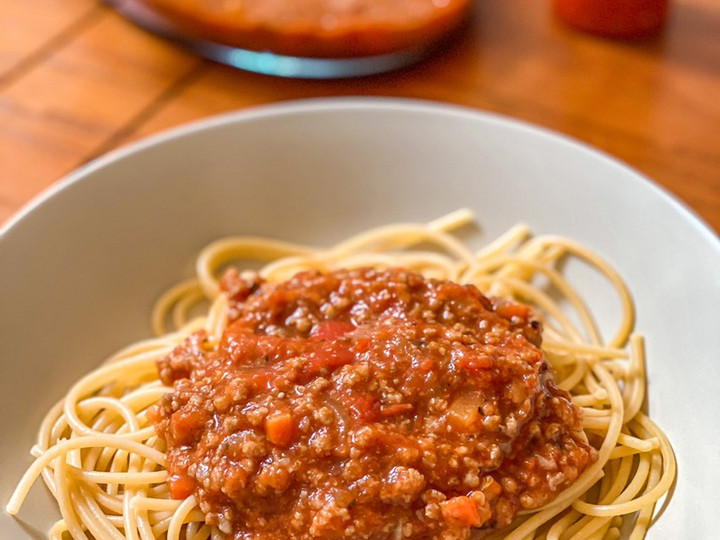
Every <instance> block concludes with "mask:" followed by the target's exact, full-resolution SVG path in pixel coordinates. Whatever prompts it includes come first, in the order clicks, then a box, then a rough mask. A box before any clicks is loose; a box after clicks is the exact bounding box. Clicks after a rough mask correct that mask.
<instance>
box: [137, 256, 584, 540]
mask: <svg viewBox="0 0 720 540" xmlns="http://www.w3.org/2000/svg"><path fill="white" fill-rule="evenodd" d="M222 287H223V289H224V291H226V293H227V294H228V296H229V297H230V306H231V308H230V319H231V321H230V325H229V326H228V328H227V329H226V331H225V333H224V335H223V338H222V341H221V343H220V345H219V347H218V349H217V350H216V351H213V350H210V348H209V347H208V346H207V343H206V341H205V336H204V335H203V334H202V333H197V334H194V335H192V336H191V337H190V338H188V340H187V341H186V342H185V343H184V344H183V345H181V346H180V347H178V348H177V349H176V350H175V351H174V352H173V353H171V354H170V355H168V356H167V357H166V358H164V359H162V360H160V361H159V371H160V376H161V379H162V381H163V382H164V383H165V384H168V385H173V388H174V390H173V392H172V393H169V394H167V395H166V396H165V397H164V398H163V399H162V400H161V402H160V404H159V405H157V406H156V407H155V408H154V409H153V410H152V411H151V414H150V417H151V419H152V421H153V422H154V424H155V426H156V429H157V431H158V433H159V434H160V435H161V436H162V437H163V438H164V439H165V441H166V443H167V447H168V453H167V455H168V463H167V466H168V469H169V471H170V474H171V477H170V480H169V484H170V489H171V494H172V496H173V497H176V498H182V497H186V496H188V495H189V494H191V493H194V494H195V497H196V498H197V500H198V501H199V505H200V509H201V510H202V511H203V512H204V513H205V515H206V520H207V522H208V523H210V524H213V525H216V526H218V527H219V528H220V530H222V531H223V532H224V533H226V534H227V535H228V536H230V537H233V538H236V539H257V540H269V539H275V538H278V535H279V534H280V535H282V537H284V538H290V539H298V540H299V539H314V538H322V539H326V540H333V539H340V538H352V539H378V540H379V539H384V538H401V537H402V538H438V539H443V540H456V539H465V538H468V537H469V536H470V534H471V532H472V531H473V530H478V529H479V530H490V529H495V528H499V527H503V526H506V525H508V524H509V523H510V522H511V521H512V520H513V518H514V517H515V514H516V512H517V511H518V510H521V509H532V508H537V507H539V506H541V505H544V504H546V503H548V502H549V501H551V500H552V499H554V498H555V497H556V495H557V494H558V493H559V492H560V491H561V490H562V489H564V488H565V487H567V486H568V485H569V484H571V483H572V482H573V481H574V480H575V479H576V478H577V477H578V475H579V474H580V473H581V472H582V471H583V469H584V468H585V467H586V466H587V465H588V464H589V463H590V462H591V461H592V460H593V459H594V451H593V450H592V448H590V447H589V446H587V445H586V444H584V443H583V442H581V441H580V439H579V438H578V437H577V432H578V431H579V430H580V429H581V416H580V412H579V410H578V409H577V408H576V407H574V406H573V405H572V404H571V402H570V401H569V398H568V396H567V394H566V393H565V392H563V391H562V390H560V389H558V388H557V387H556V386H555V385H554V383H553V379H552V376H551V374H550V372H549V371H548V365H547V362H546V359H545V357H544V355H543V353H542V351H541V350H540V348H539V345H540V340H541V337H540V332H541V329H540V327H539V324H538V323H537V321H534V320H533V319H532V312H531V311H530V309H529V308H527V307H525V306H521V305H517V304H513V303H509V302H504V301H502V302H501V301H491V300H489V299H488V298H486V297H484V296H483V295H482V294H481V293H480V292H479V291H478V290H477V289H476V288H475V287H473V286H469V285H458V284H455V283H451V282H447V281H437V280H430V279H425V278H423V277H422V276H420V275H418V274H414V273H411V272H407V271H404V270H399V269H389V270H382V271H379V270H373V269H358V270H338V271H336V272H332V273H329V274H321V273H318V272H313V271H311V272H304V273H300V274H298V275H296V276H295V277H293V278H292V279H291V280H289V281H287V282H284V283H281V284H278V285H274V284H270V283H265V282H263V280H261V279H260V278H257V277H256V276H255V277H249V278H248V277H240V276H239V275H238V274H237V272H229V273H228V274H227V275H226V276H225V277H224V278H223V281H222Z"/></svg>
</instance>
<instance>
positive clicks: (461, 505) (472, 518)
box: [440, 496, 483, 527]
mask: <svg viewBox="0 0 720 540" xmlns="http://www.w3.org/2000/svg"><path fill="white" fill-rule="evenodd" d="M440 509H441V511H442V515H443V518H445V521H448V522H456V523H457V522H459V523H461V524H462V525H466V526H468V527H479V526H480V525H482V524H483V520H482V518H481V517H480V513H479V512H478V509H477V506H475V503H474V502H473V500H472V499H471V498H470V497H465V496H461V497H453V498H452V499H448V500H447V501H444V502H441V503H440Z"/></svg>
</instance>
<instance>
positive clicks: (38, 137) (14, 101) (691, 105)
mask: <svg viewBox="0 0 720 540" xmlns="http://www.w3.org/2000/svg"><path fill="white" fill-rule="evenodd" d="M294 1H295V2H299V1H300V0H294ZM557 1H558V4H556V5H555V6H553V4H552V2H551V1H550V0H534V1H529V0H476V1H473V2H471V3H470V6H469V14H468V16H467V18H463V21H464V22H462V24H460V26H459V28H457V29H455V30H454V31H452V32H449V34H448V35H447V36H445V37H443V39H442V40H441V41H440V42H439V44H438V45H437V47H436V48H435V49H434V50H433V51H432V52H430V53H429V54H426V55H424V56H423V58H422V59H421V60H419V61H417V62H415V63H413V64H411V65H407V66H405V67H402V68H399V69H395V70H392V71H389V72H386V73H380V74H375V75H370V76H364V77H356V78H342V79H319V80H318V79H299V78H282V77H274V76H268V75H263V74H257V73H252V72H248V71H243V70H239V69H236V68H234V67H231V66H228V65H224V64H221V63H216V62H213V61H211V60H208V59H207V58H204V57H203V56H200V55H198V54H196V53H194V52H192V51H190V50H188V49H187V48H186V47H183V46H181V45H178V44H177V43H174V42H172V41H169V40H167V39H164V38H163V37H159V36H157V35H155V34H153V33H151V32H148V31H147V30H145V29H143V28H141V27H140V26H138V25H137V24H135V23H134V22H132V21H130V20H128V18H127V17H125V16H123V15H122V14H121V13H120V12H119V11H118V10H120V11H123V9H124V8H123V5H124V4H125V6H124V7H125V8H127V7H128V5H129V4H127V2H122V1H120V0H118V1H117V2H115V5H114V6H111V5H109V4H107V3H102V2H100V1H98V0H34V1H33V2H22V1H17V0H15V1H13V0H0V223H2V222H4V221H6V220H7V219H8V218H9V217H10V216H11V215H12V214H13V213H14V212H16V211H17V210H18V209H19V208H20V207H21V206H22V205H24V204H25V203H27V202H28V201H29V200H30V199H31V198H32V197H34V196H35V195H37V194H38V193H39V192H40V191H42V190H43V189H44V188H46V187H47V186H49V185H51V184H52V183H53V182H55V181H57V180H58V179H59V178H61V177H62V176H63V175H65V174H67V173H68V172H70V171H71V170H73V169H75V168H77V167H78V166H80V165H82V164H84V163H86V162H88V161H89V160H91V159H93V158H95V157H97V156H99V155H101V154H104V153H106V152H108V151H109V150H112V149H114V148H117V147H119V146H122V145H124V144H127V143H128V142H131V141H133V140H136V139H138V138H141V137H143V136H146V135H149V134H153V133H156V132H159V131H161V130H164V129H167V128H171V127H173V126H177V125H179V124H182V123H185V122H188V121H193V120H198V119H201V118H204V117H207V116H209V115H214V114H218V113H223V112H226V111H231V110H238V109H243V108H247V107H250V106H255V105H262V104H267V103H273V102H278V101H285V100H292V99H298V98H313V97H325V96H351V95H352V96H395V97H408V98H419V99H427V100H435V101H440V102H447V103H454V104H459V105H464V106H468V107H470V108H473V109H478V110H483V111H490V112H495V113H501V114H504V115H508V116H511V117H514V118H517V119H520V120H524V121H528V122H532V123H534V124H538V125H541V126H545V127H548V128H551V129H553V130H557V131H559V132H561V133H565V134H567V135H570V136H573V137H576V138H578V139H580V140H582V141H584V142H586V143H589V144H591V145H593V146H595V147H597V148H600V149H602V150H604V151H606V152H608V153H610V154H612V155H613V156H615V157H618V158H620V159H622V160H624V161H625V162H627V163H628V164H630V165H632V166H633V167H635V168H637V169H638V170H640V171H641V172H643V173H645V174H646V175H648V176H650V177H651V178H652V179H653V180H655V181H656V182H657V183H658V184H660V185H661V186H664V187H665V188H666V189H667V190H669V191H670V192H671V193H673V194H674V195H676V196H677V197H678V198H680V199H681V200H682V201H683V202H684V203H685V204H687V205H688V206H689V207H690V208H691V209H692V210H694V211H695V212H696V213H697V214H698V215H699V216H700V217H701V218H703V219H704V220H705V221H706V222H707V223H709V224H710V225H711V227H713V228H714V229H715V231H718V230H720V151H719V150H718V149H719V148H720V2H718V1H717V0H671V2H670V5H669V10H668V13H667V18H666V20H661V21H659V24H660V28H659V29H658V30H657V31H653V28H654V27H655V26H656V25H654V23H652V21H651V26H652V27H653V28H650V29H648V28H635V29H633V28H630V30H629V33H630V34H631V37H629V38H628V37H620V38H618V37H607V36H600V35H598V33H600V34H608V33H611V34H612V33H613V31H614V30H617V26H615V27H612V25H611V26H610V27H609V28H608V26H607V24H605V23H607V16H606V17H605V19H603V18H602V16H600V19H599V20H598V19H597V14H595V15H592V14H591V16H590V17H589V18H588V16H587V15H588V11H587V10H592V5H591V4H592V3H593V0H565V1H564V2H562V1H561V0H557ZM603 1H604V2H605V3H606V4H607V3H612V2H611V1H610V0H603ZM615 1H617V2H619V3H620V4H623V3H628V2H630V3H632V0H615ZM652 1H653V0H651V2H652ZM573 2H574V4H573ZM594 2H595V4H597V3H598V0H594ZM637 2H640V3H643V2H647V0H637ZM444 3H445V4H447V2H444ZM562 3H564V4H565V6H564V7H563V6H561V5H559V4H562ZM601 3H602V2H601ZM437 4H438V5H441V4H443V2H437ZM568 4H569V7H568ZM116 8H117V9H116ZM575 8H577V9H575ZM580 8H582V9H580ZM574 9H575V11H573V10H574ZM583 9H584V10H585V11H584V12H583ZM125 11H127V10H125ZM561 17H562V20H561ZM593 17H595V19H593ZM588 21H590V22H588ZM588 24H589V27H588ZM615 24H617V23H615ZM578 26H580V27H584V28H585V30H590V32H587V31H580V30H578ZM613 28H614V30H613ZM626 30H627V29H622V28H621V32H620V33H628V32H627V31H626ZM635 34H636V35H635ZM641 34H642V36H641ZM646 34H647V35H646Z"/></svg>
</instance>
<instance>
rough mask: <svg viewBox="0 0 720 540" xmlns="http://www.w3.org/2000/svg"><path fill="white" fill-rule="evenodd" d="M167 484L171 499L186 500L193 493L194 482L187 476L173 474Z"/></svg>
mask: <svg viewBox="0 0 720 540" xmlns="http://www.w3.org/2000/svg"><path fill="white" fill-rule="evenodd" d="M167 483H168V488H169V489H170V497H172V498H173V499H187V498H188V497H189V496H190V495H192V494H193V492H194V491H195V480H194V479H192V478H191V477H189V476H185V475H180V474H173V475H172V476H171V477H170V478H168V481H167Z"/></svg>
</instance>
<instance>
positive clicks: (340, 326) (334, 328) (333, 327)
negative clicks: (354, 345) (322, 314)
mask: <svg viewBox="0 0 720 540" xmlns="http://www.w3.org/2000/svg"><path fill="white" fill-rule="evenodd" d="M353 330H355V326H354V325H353V323H351V322H342V321H323V322H321V323H318V324H316V325H315V326H314V327H313V329H312V331H311V332H310V337H311V338H313V339H317V340H319V341H332V340H334V339H340V338H341V337H343V336H345V334H347V333H348V332H352V331H353Z"/></svg>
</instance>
